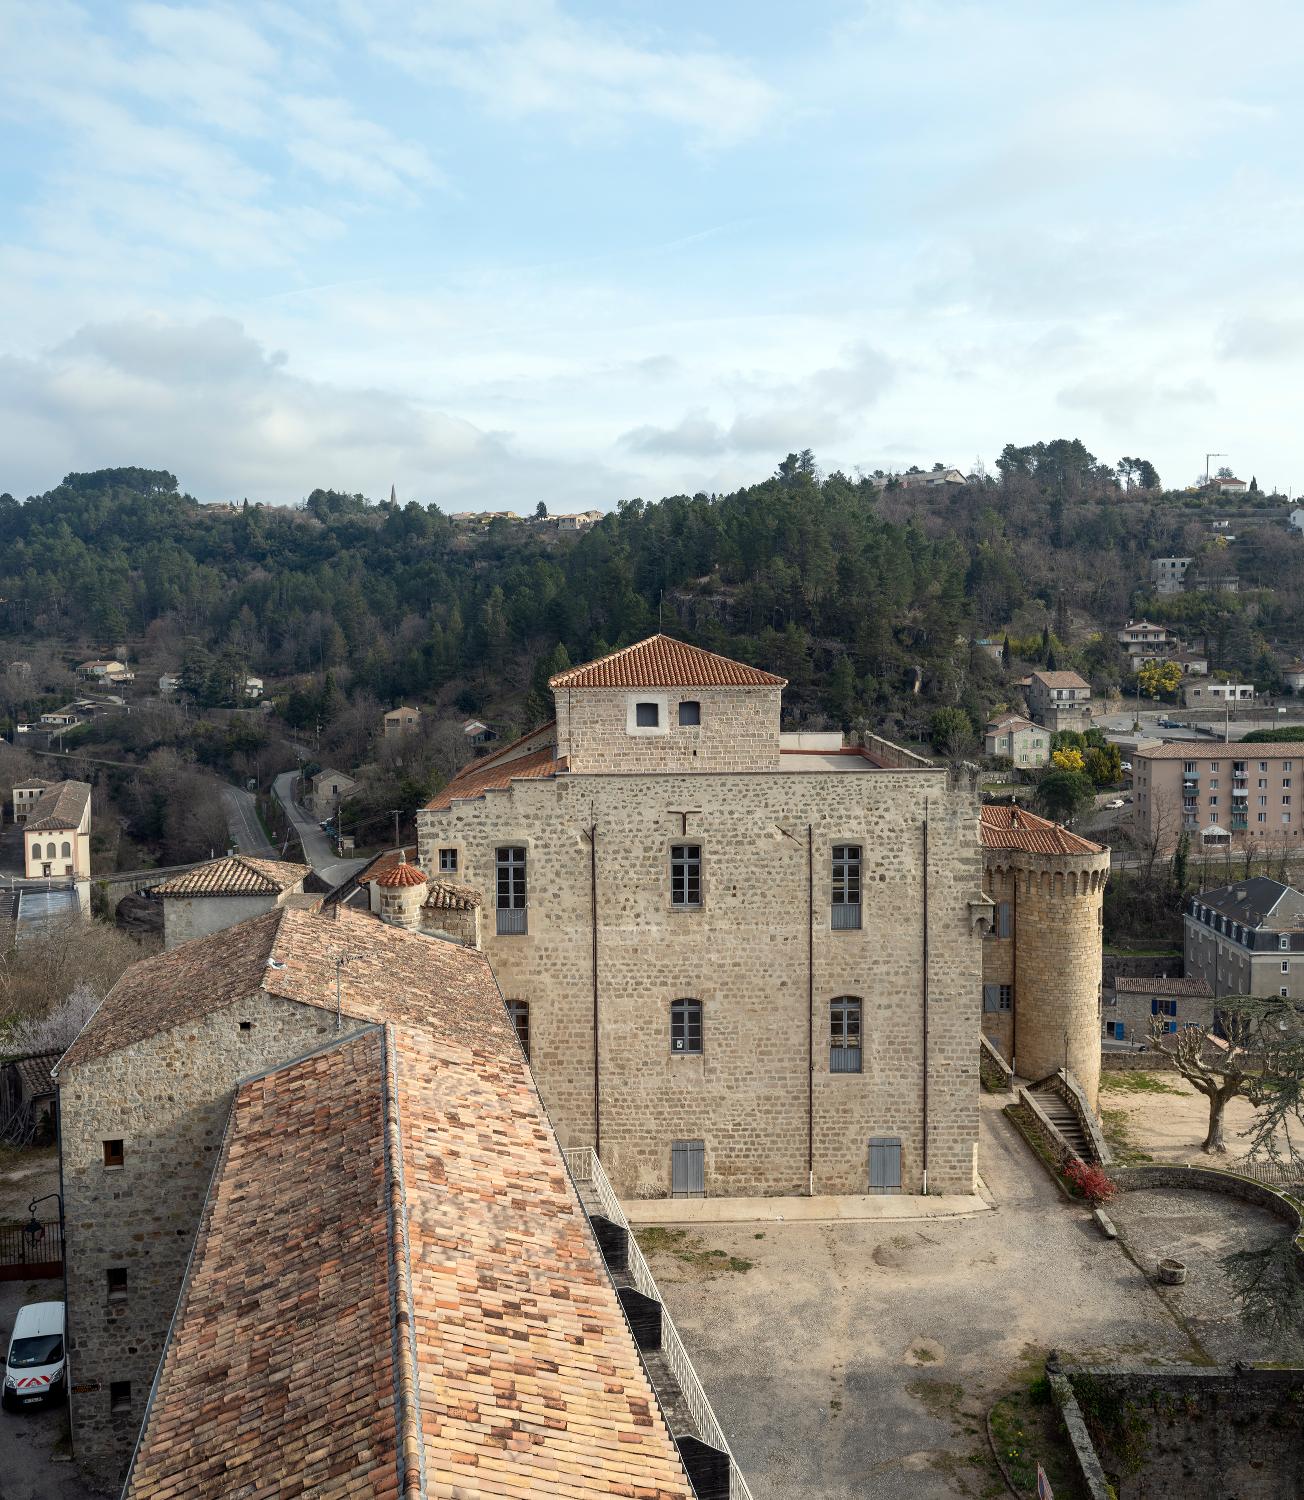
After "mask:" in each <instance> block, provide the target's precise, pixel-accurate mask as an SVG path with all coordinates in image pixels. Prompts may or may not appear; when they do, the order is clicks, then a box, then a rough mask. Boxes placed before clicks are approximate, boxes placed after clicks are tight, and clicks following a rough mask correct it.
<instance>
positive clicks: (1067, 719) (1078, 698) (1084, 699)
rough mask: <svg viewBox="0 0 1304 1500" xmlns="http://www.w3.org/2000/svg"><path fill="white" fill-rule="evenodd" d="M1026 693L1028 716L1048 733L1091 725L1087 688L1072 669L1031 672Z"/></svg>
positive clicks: (1089, 689)
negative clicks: (1029, 713) (1029, 714)
mask: <svg viewBox="0 0 1304 1500" xmlns="http://www.w3.org/2000/svg"><path fill="white" fill-rule="evenodd" d="M1027 694H1028V709H1029V711H1030V712H1031V714H1032V717H1033V718H1034V719H1036V721H1037V723H1038V724H1041V725H1043V726H1044V727H1045V728H1047V729H1049V730H1050V731H1051V732H1052V733H1055V732H1057V731H1059V730H1061V729H1073V730H1077V731H1078V732H1079V733H1080V732H1081V731H1083V730H1086V729H1090V728H1091V687H1090V685H1089V684H1088V683H1087V682H1085V681H1084V680H1083V679H1082V678H1081V677H1079V676H1078V674H1077V673H1076V672H1034V673H1033V674H1032V676H1031V677H1029V679H1028V687H1027Z"/></svg>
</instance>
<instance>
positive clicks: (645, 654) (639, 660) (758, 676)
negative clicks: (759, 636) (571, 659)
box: [548, 635, 787, 688]
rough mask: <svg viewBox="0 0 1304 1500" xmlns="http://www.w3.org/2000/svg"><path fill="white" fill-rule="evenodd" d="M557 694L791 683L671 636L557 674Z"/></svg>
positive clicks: (553, 680) (652, 638) (651, 639)
mask: <svg viewBox="0 0 1304 1500" xmlns="http://www.w3.org/2000/svg"><path fill="white" fill-rule="evenodd" d="M548 686H549V687H552V688H560V687H566V688H577V687H604V688H607V687H614V688H622V687H647V688H653V687H766V688H774V687H780V688H781V687H786V686H787V680H786V679H785V678H783V677H776V676H774V674H773V673H772V672H762V671H761V670H760V669H759V668H757V667H749V666H748V665H747V664H746V663H745V662H741V661H731V660H730V659H729V658H728V657H727V656H717V655H716V654H715V652H714V651H703V650H702V648H701V647H700V646H690V645H688V643H687V642H686V641H676V640H674V639H672V637H670V636H668V635H654V636H649V638H648V639H647V640H645V641H639V642H638V643H637V645H634V646H626V647H625V648H624V649H623V650H621V651H613V652H612V653H611V655H610V656H602V657H599V658H598V660H597V661H590V662H585V663H584V664H583V665H582V666H578V667H571V668H570V669H569V670H568V671H565V672H558V673H557V675H556V676H555V677H553V678H550V679H549V682H548Z"/></svg>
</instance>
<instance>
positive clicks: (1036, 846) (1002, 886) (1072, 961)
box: [978, 806, 1109, 1108]
mask: <svg viewBox="0 0 1304 1500" xmlns="http://www.w3.org/2000/svg"><path fill="white" fill-rule="evenodd" d="M978 826H979V834H980V836H981V839H982V850H983V890H984V891H985V893H986V894H987V895H988V897H990V899H991V901H992V903H993V905H994V907H995V911H994V913H993V915H994V921H993V923H992V928H991V932H990V933H989V935H988V937H987V938H986V940H985V941H984V943H983V963H982V973H983V981H982V982H983V988H982V994H983V1009H982V1032H983V1035H984V1036H985V1037H986V1038H987V1039H988V1041H989V1042H991V1044H992V1045H993V1046H994V1047H995V1048H996V1050H997V1051H998V1052H999V1053H1001V1055H1002V1056H1003V1057H1004V1058H1005V1059H1006V1061H1007V1062H1009V1063H1010V1064H1011V1065H1012V1066H1013V1068H1014V1070H1015V1072H1016V1073H1018V1074H1020V1075H1021V1076H1022V1077H1024V1078H1031V1079H1039V1078H1044V1077H1045V1076H1047V1075H1048V1074H1050V1073H1053V1072H1055V1070H1056V1069H1057V1068H1065V1069H1067V1071H1068V1072H1070V1073H1072V1074H1073V1076H1074V1078H1076V1079H1077V1081H1078V1084H1079V1085H1080V1086H1081V1088H1082V1091H1083V1093H1084V1094H1085V1095H1086V1096H1087V1098H1088V1099H1089V1100H1090V1102H1091V1105H1092V1108H1095V1107H1096V1102H1097V1095H1098V1092H1099V1089H1100V981H1101V921H1102V906H1103V901H1104V890H1105V882H1106V880H1108V878H1109V850H1108V849H1107V848H1105V846H1104V845H1103V844H1096V843H1093V842H1092V841H1091V840H1090V839H1085V838H1083V837H1082V836H1081V835H1080V834H1076V833H1072V832H1070V830H1069V829H1067V828H1062V827H1060V826H1059V825H1058V824H1056V823H1051V822H1048V821H1047V819H1045V818H1039V817H1037V816H1036V814H1035V813H1030V812H1026V811H1025V810H1024V809H1023V808H1021V807H995V806H984V807H983V808H982V810H981V817H980V821H979V825H978Z"/></svg>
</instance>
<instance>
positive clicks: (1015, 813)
mask: <svg viewBox="0 0 1304 1500" xmlns="http://www.w3.org/2000/svg"><path fill="white" fill-rule="evenodd" d="M978 834H979V838H980V840H981V842H982V846H983V848H984V849H1022V850H1024V851H1025V852H1026V853H1028V854H1104V853H1106V848H1105V845H1104V844H1094V843H1092V841H1091V840H1090V839H1084V838H1083V837H1082V835H1081V834H1079V833H1071V832H1070V831H1069V830H1068V829H1067V828H1065V827H1064V826H1063V825H1062V824H1060V823H1052V822H1051V821H1050V819H1049V818H1039V817H1038V816H1037V814H1036V813H1030V812H1028V811H1027V810H1026V809H1024V808H1022V807H999V806H994V805H991V804H988V803H986V802H984V803H983V805H982V807H981V808H980V809H979V814H978Z"/></svg>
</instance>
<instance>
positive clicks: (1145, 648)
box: [1115, 620, 1173, 657]
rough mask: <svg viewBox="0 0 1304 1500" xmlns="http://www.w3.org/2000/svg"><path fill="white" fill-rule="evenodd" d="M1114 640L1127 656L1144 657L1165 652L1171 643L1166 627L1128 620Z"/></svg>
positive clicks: (1148, 622)
mask: <svg viewBox="0 0 1304 1500" xmlns="http://www.w3.org/2000/svg"><path fill="white" fill-rule="evenodd" d="M1115 639H1116V640H1117V641H1118V644H1119V645H1120V646H1122V647H1123V649H1124V650H1125V651H1126V652H1127V654H1128V655H1129V656H1146V657H1153V656H1154V655H1155V654H1156V653H1157V652H1165V651H1167V649H1168V647H1169V646H1171V645H1172V642H1173V638H1172V636H1171V635H1169V633H1168V630H1167V627H1165V626H1163V625H1154V624H1152V623H1151V622H1150V621H1149V620H1129V621H1128V622H1127V624H1126V625H1124V627H1123V628H1122V630H1120V631H1119V632H1118V635H1117V636H1116V637H1115Z"/></svg>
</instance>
